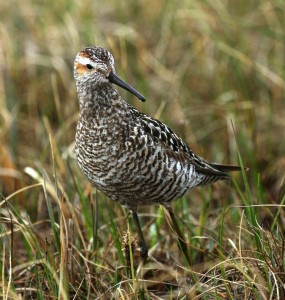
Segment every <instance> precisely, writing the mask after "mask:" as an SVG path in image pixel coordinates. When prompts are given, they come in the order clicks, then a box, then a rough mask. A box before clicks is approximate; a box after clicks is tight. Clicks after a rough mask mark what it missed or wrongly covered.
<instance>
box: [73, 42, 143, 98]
mask: <svg viewBox="0 0 285 300" xmlns="http://www.w3.org/2000/svg"><path fill="white" fill-rule="evenodd" d="M74 78H75V80H76V82H77V83H83V84H84V83H85V82H87V81H91V82H92V84H94V85H99V84H104V83H105V84H108V83H114V84H116V85H118V86H120V87H122V88H123V89H125V90H127V91H129V92H130V93H132V94H134V95H135V96H136V97H137V98H138V99H140V100H141V101H145V98H144V96H142V95H141V94H140V93H139V92H138V91H136V90H135V89H134V88H133V87H132V86H130V85H129V84H128V83H126V82H125V81H123V80H122V79H121V78H119V77H118V76H117V75H116V73H115V67H114V58H113V55H112V54H111V53H110V52H109V51H108V50H106V49H104V48H102V47H98V46H92V47H88V48H85V49H83V50H81V51H80V52H78V54H77V55H76V58H75V61H74Z"/></svg>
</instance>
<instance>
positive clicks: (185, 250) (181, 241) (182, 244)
mask: <svg viewBox="0 0 285 300" xmlns="http://www.w3.org/2000/svg"><path fill="white" fill-rule="evenodd" d="M165 208H166V209H167V211H168V213H169V216H170V218H171V222H172V226H173V229H174V231H175V232H176V234H177V236H178V244H179V246H180V248H181V250H182V251H183V253H184V256H185V258H186V260H187V262H188V264H189V266H190V262H191V260H190V257H189V254H188V247H187V244H186V242H185V239H184V237H183V235H182V233H181V230H180V228H179V226H178V224H177V221H176V218H175V216H174V212H173V210H172V207H171V206H166V207H165Z"/></svg>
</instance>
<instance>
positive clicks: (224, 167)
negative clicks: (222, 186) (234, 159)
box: [210, 163, 248, 173]
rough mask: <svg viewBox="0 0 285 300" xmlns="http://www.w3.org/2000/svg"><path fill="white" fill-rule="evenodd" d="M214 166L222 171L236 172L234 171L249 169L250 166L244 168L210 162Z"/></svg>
mask: <svg viewBox="0 0 285 300" xmlns="http://www.w3.org/2000/svg"><path fill="white" fill-rule="evenodd" d="M210 165H211V167H212V168H214V169H216V170H218V171H221V172H225V173H227V172H234V171H241V170H242V169H244V170H245V171H248V168H242V167H240V166H231V165H220V164H215V163H211V164H210Z"/></svg>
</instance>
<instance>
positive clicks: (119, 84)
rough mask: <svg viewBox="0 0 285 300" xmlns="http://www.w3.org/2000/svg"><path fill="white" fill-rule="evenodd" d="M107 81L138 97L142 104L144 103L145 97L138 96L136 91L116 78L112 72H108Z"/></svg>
mask: <svg viewBox="0 0 285 300" xmlns="http://www.w3.org/2000/svg"><path fill="white" fill-rule="evenodd" d="M108 79H109V81H110V82H112V83H114V84H116V85H118V86H120V87H121V88H123V89H125V90H127V91H129V92H130V93H132V94H133V95H135V96H136V97H138V98H139V99H140V100H141V101H142V102H145V97H144V96H143V95H142V94H140V93H139V92H138V91H137V90H135V89H134V88H133V87H132V86H130V85H129V84H128V83H126V82H125V81H124V80H122V79H121V78H120V77H118V76H117V75H116V74H115V73H114V72H112V71H111V72H110V74H109V76H108Z"/></svg>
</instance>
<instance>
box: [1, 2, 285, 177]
mask: <svg viewBox="0 0 285 300" xmlns="http://www.w3.org/2000/svg"><path fill="white" fill-rule="evenodd" d="M284 6H285V4H284V2H283V1H277V0H276V1H155V2H153V1H114V0H106V1H81V2H78V1H64V0H60V1H27V0H24V1H15V0H12V1H5V2H4V1H3V2H1V4H0V8H1V9H0V17H1V18H0V22H1V35H0V43H1V47H0V55H1V60H0V64H1V65H0V66H1V73H0V76H1V77H0V89H1V94H0V95H1V97H0V101H1V115H0V117H1V119H0V121H1V123H0V124H1V135H0V138H1V144H2V145H3V146H4V147H5V148H6V149H7V151H8V152H9V154H10V155H11V156H12V160H13V161H14V163H15V164H16V166H17V169H18V170H19V171H20V172H21V171H22V168H23V167H24V166H26V165H29V164H33V163H34V162H35V158H38V159H39V160H40V161H42V162H44V161H45V160H46V159H47V157H48V156H49V153H48V152H49V140H48V137H47V134H46V130H45V128H44V122H43V118H44V117H46V118H47V119H48V120H49V123H50V125H51V127H52V128H53V130H55V132H56V135H57V142H58V144H59V147H60V150H61V151H62V150H63V149H64V147H68V145H70V144H71V143H72V142H73V137H74V131H75V121H76V115H77V112H78V103H77V97H76V92H75V84H74V80H73V70H72V69H73V60H74V57H75V55H76V53H77V52H78V51H79V50H80V49H82V48H84V47H85V46H88V45H101V46H104V47H106V48H108V49H109V50H110V51H112V53H113V54H114V56H115V59H116V67H117V73H118V74H120V76H122V77H124V78H125V79H126V80H127V81H128V82H130V83H131V84H133V85H134V86H135V87H136V88H137V89H138V90H139V91H141V92H142V93H143V94H144V95H145V96H146V98H147V102H146V103H145V104H141V103H139V102H138V101H136V99H134V97H132V96H131V95H128V94H127V93H126V92H125V91H120V92H121V94H122V95H124V97H125V98H126V99H127V100H128V101H129V102H130V103H132V104H133V105H135V106H136V107H137V108H138V109H140V110H142V111H143V112H145V113H148V114H151V115H152V116H158V117H159V118H160V119H161V120H162V121H164V122H166V123H167V124H168V125H169V126H171V127H172V128H174V129H175V131H176V132H177V133H178V134H180V135H181V136H182V137H183V138H184V139H185V140H186V141H187V142H188V143H189V144H190V146H191V147H192V148H193V150H194V151H196V152H198V153H199V154H200V155H202V156H204V157H206V158H207V159H209V160H214V161H219V162H231V163H233V162H235V161H236V145H235V142H234V134H233V130H232V125H231V121H232V122H233V123H234V126H235V129H236V137H237V139H238V143H239V146H240V147H241V150H242V154H243V157H244V160H245V163H246V165H249V166H250V167H251V169H252V171H253V172H255V171H264V170H265V169H266V170H267V171H268V172H271V169H272V168H275V169H276V171H277V169H279V167H280V164H282V163H283V167H284V161H283V160H282V157H283V153H284V151H283V149H284V146H285V145H284V144H285V139H283V138H282V137H283V136H284V127H285V121H284V120H285V119H284V117H283V116H284V89H285V82H284V57H285V56H284V53H285V51H284ZM2 151H3V150H2ZM2 159H3V158H2ZM4 160H5V159H4ZM2 163H3V162H2ZM279 175H282V174H279ZM278 177H279V176H278Z"/></svg>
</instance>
